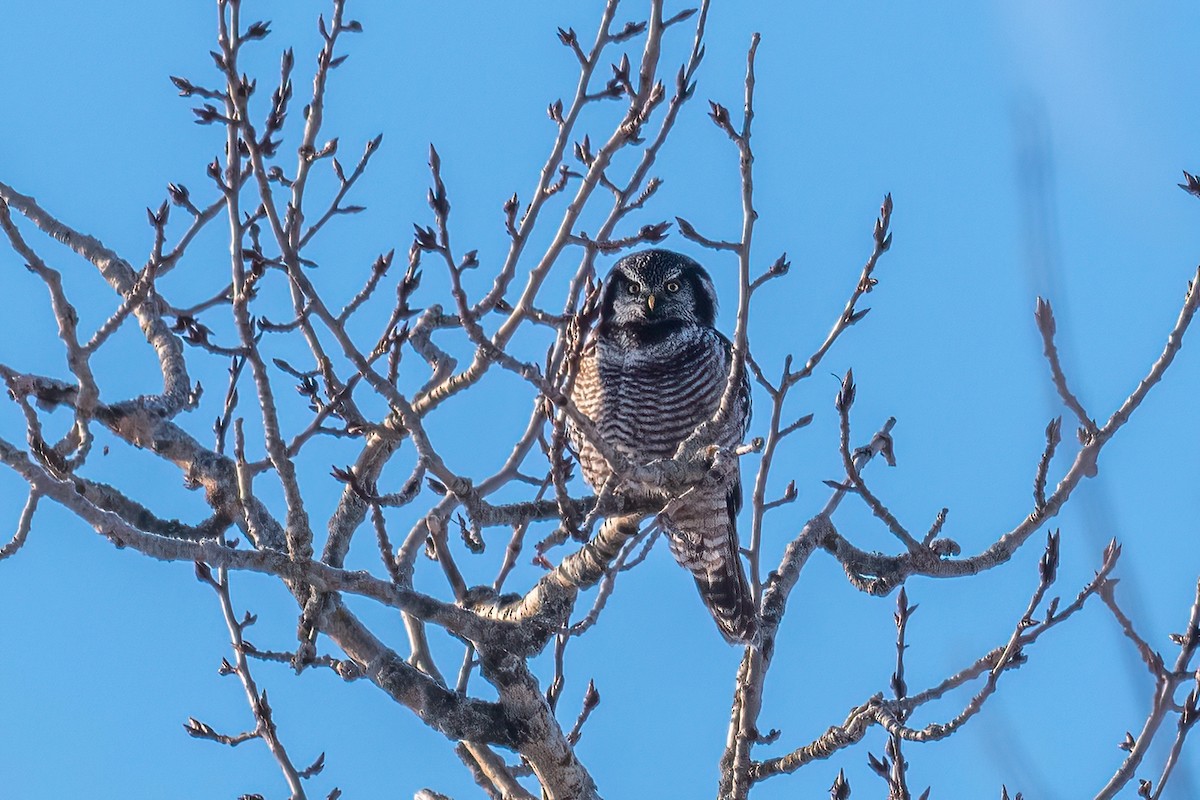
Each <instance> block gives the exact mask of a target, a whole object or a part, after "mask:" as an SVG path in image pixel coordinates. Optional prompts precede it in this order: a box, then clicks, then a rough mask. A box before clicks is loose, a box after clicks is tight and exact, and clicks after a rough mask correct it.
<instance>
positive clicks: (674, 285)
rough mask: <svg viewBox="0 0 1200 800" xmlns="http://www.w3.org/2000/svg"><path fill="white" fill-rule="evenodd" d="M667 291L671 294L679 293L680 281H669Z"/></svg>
mask: <svg viewBox="0 0 1200 800" xmlns="http://www.w3.org/2000/svg"><path fill="white" fill-rule="evenodd" d="M667 291H668V292H670V293H671V294H674V293H675V292H678V291H679V281H669V282H668V283H667Z"/></svg>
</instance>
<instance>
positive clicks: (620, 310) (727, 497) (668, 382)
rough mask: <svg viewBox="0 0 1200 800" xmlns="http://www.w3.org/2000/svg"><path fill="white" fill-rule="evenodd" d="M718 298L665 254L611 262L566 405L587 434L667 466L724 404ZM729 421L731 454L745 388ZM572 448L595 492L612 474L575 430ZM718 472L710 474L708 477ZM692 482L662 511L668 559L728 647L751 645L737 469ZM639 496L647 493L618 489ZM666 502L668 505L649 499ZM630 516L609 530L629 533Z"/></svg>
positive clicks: (637, 458) (700, 275) (726, 441)
mask: <svg viewBox="0 0 1200 800" xmlns="http://www.w3.org/2000/svg"><path fill="white" fill-rule="evenodd" d="M716 313H717V297H716V291H715V289H714V288H713V283H712V279H711V278H710V277H709V275H708V273H707V272H705V270H704V268H703V267H701V266H700V265H699V264H697V263H696V262H695V261H693V260H692V259H690V258H688V257H687V256H684V255H681V254H679V253H674V252H671V251H669V250H644V251H641V252H638V253H634V254H632V255H629V256H626V257H625V258H622V259H621V260H619V261H618V262H617V263H616V264H615V265H614V266H613V268H612V271H611V272H610V273H609V275H608V277H607V278H606V279H605V282H604V286H603V290H602V293H601V297H600V312H599V321H598V323H597V325H596V328H595V330H594V332H593V334H592V337H591V339H590V340H589V342H588V343H587V345H586V346H585V349H584V353H583V358H582V361H581V363H580V370H579V376H578V378H577V381H576V384H575V389H574V393H573V399H574V401H575V403H576V405H577V406H578V408H579V410H580V411H582V412H583V414H584V415H586V416H587V417H588V418H589V419H591V420H592V422H593V423H595V427H596V432H597V433H598V434H599V436H600V438H601V439H603V440H604V441H605V442H606V443H607V444H608V445H609V446H610V447H612V448H613V449H615V450H616V451H617V452H618V453H620V454H621V455H623V456H624V457H625V458H626V459H628V460H629V461H630V462H631V463H633V464H645V463H648V462H650V461H653V460H656V459H668V458H671V457H672V456H674V455H675V451H676V448H677V447H678V446H679V444H680V443H681V442H683V441H684V440H685V439H687V438H688V436H690V435H691V434H692V433H693V432H694V431H695V430H696V429H697V428H698V427H699V426H700V425H701V424H703V423H704V422H706V421H708V420H709V419H710V418H711V417H712V416H713V414H714V412H715V411H716V410H717V408H718V407H719V405H720V402H721V395H722V393H723V392H724V390H725V386H726V383H727V381H728V378H729V370H730V364H731V344H730V342H729V340H728V339H726V338H725V337H724V336H722V335H721V334H720V333H719V332H718V331H717V329H716V328H714V327H713V324H714V322H715V320H716ZM739 389H740V391H739V392H738V395H737V398H736V402H735V403H734V406H733V413H732V414H730V415H729V418H728V420H727V421H726V422H725V423H724V424H723V425H722V426H721V428H720V429H719V430H717V431H716V432H715V433H716V435H715V440H714V441H715V443H716V444H717V445H720V446H722V447H733V446H735V445H737V444H738V443H740V442H741V440H742V437H743V436H745V433H746V428H747V425H748V424H749V419H750V386H749V382H748V381H747V380H743V382H742V385H741V386H740V387H739ZM572 440H573V443H574V445H575V448H576V449H577V451H578V453H579V461H580V465H581V466H582V468H583V475H584V477H585V478H586V479H587V481H588V483H590V484H591V485H592V486H593V487H594V488H595V489H596V490H597V491H599V490H600V489H602V488H603V487H604V486H605V484H606V483H607V482H608V480H609V478H610V477H611V470H610V468H609V465H608V463H607V462H606V461H605V459H604V457H603V456H602V455H601V454H600V453H599V452H598V451H597V450H596V448H595V447H594V446H593V445H592V444H591V443H590V442H589V441H587V438H586V437H584V436H583V435H582V433H581V432H580V431H579V430H578V429H572ZM714 475H715V473H714ZM714 475H710V476H709V478H708V479H706V480H705V481H703V482H701V483H699V484H697V485H696V486H695V487H694V488H693V489H692V490H691V491H690V492H689V493H687V494H686V495H682V496H681V498H680V502H678V503H676V504H675V505H674V506H673V507H671V508H670V509H668V512H667V513H665V514H664V515H663V518H662V520H661V521H662V525H663V529H664V532H665V533H666V535H667V540H668V542H669V543H670V547H671V552H672V553H673V554H674V555H675V559H676V560H677V561H678V562H679V563H680V564H681V565H683V566H684V567H686V568H687V569H688V570H689V571H690V572H691V573H692V576H693V577H694V578H695V579H696V586H697V587H698V588H699V590H700V597H701V598H702V599H703V600H704V603H705V605H707V606H708V608H709V611H711V612H712V615H713V618H714V619H715V620H716V622H717V627H718V628H720V630H721V633H722V635H724V636H725V638H726V639H728V640H729V641H730V642H734V643H737V642H748V641H750V640H751V639H753V637H754V634H755V631H756V628H757V617H756V613H755V607H754V602H753V600H752V599H751V595H750V588H749V583H748V582H747V580H746V573H745V570H744V569H743V567H742V562H741V559H740V557H739V549H738V537H737V528H736V518H737V512H738V510H739V508H740V507H741V503H742V491H741V480H740V476H739V473H738V468H737V466H736V464H735V465H734V469H733V472H732V473H731V474H730V475H729V477H728V478H726V479H719V478H718V479H714ZM620 488H621V491H625V492H627V493H631V494H640V493H645V492H647V491H649V492H650V493H651V494H652V495H653V494H654V490H653V489H651V488H649V487H639V486H622V487H620ZM657 496H658V497H659V498H660V499H662V500H663V501H664V504H665V503H666V502H667V501H668V500H670V499H671V498H669V497H667V496H665V495H663V494H662V493H661V490H659V493H658V495H657ZM638 521H639V520H638V517H637V516H627V517H615V518H612V519H609V520H608V521H607V522H606V524H610V525H611V524H617V525H622V526H625V528H626V529H627V530H629V529H633V530H636V526H637V525H638Z"/></svg>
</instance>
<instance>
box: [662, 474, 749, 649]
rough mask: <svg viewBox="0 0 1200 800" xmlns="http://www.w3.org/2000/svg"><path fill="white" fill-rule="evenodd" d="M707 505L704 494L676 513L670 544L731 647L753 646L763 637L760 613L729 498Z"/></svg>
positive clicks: (670, 525) (669, 523) (670, 528)
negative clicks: (755, 639) (745, 565)
mask: <svg viewBox="0 0 1200 800" xmlns="http://www.w3.org/2000/svg"><path fill="white" fill-rule="evenodd" d="M713 494H716V493H715V492H714V493H713ZM705 500H706V498H704V497H703V495H702V494H701V496H697V497H695V498H694V501H693V502H689V503H687V504H686V505H683V506H681V507H680V508H678V509H676V510H675V511H673V512H672V514H671V515H670V517H669V518H668V519H667V520H666V523H667V524H666V526H665V527H666V530H667V541H668V542H669V543H670V546H671V553H672V554H674V556H675V560H676V561H678V562H679V563H680V564H681V565H682V566H684V567H686V568H687V569H688V571H689V572H691V573H692V577H693V578H695V579H696V588H697V589H699V590H700V599H701V600H703V601H704V605H706V606H708V610H709V612H711V613H712V616H713V619H714V620H715V621H716V623H717V627H718V628H719V629H720V630H721V635H722V636H724V637H725V639H726V640H727V641H728V642H729V643H730V644H748V643H749V642H751V641H753V640H754V637H755V634H757V633H758V609H757V608H756V607H755V605H754V599H753V598H752V597H751V595H750V582H749V581H748V580H747V579H746V571H745V569H743V567H742V559H741V557H740V555H739V554H738V542H737V530H736V528H735V527H734V522H733V518H732V515H731V512H730V509H729V507H728V505H727V503H726V501H725V498H724V497H716V498H712V502H711V503H709V502H704V501H705Z"/></svg>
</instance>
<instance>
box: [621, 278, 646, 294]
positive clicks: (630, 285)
mask: <svg viewBox="0 0 1200 800" xmlns="http://www.w3.org/2000/svg"><path fill="white" fill-rule="evenodd" d="M625 291H627V292H629V293H630V294H637V293H639V292H640V291H642V287H641V286H638V285H637V283H635V282H634V281H626V282H625Z"/></svg>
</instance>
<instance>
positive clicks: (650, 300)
mask: <svg viewBox="0 0 1200 800" xmlns="http://www.w3.org/2000/svg"><path fill="white" fill-rule="evenodd" d="M646 305H647V306H648V307H649V308H650V310H651V311H653V310H654V295H650V296H649V297H647V298H646Z"/></svg>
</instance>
